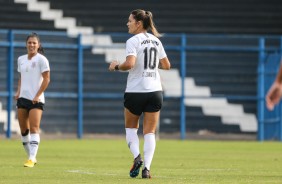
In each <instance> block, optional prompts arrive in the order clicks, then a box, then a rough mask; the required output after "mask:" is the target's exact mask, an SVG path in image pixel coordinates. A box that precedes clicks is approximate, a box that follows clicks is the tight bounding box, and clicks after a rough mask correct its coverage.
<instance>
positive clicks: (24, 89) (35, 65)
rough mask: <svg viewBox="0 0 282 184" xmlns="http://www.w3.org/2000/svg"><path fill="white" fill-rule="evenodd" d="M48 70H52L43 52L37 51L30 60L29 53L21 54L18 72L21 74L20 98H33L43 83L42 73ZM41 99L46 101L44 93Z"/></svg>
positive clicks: (43, 101)
mask: <svg viewBox="0 0 282 184" xmlns="http://www.w3.org/2000/svg"><path fill="white" fill-rule="evenodd" d="M46 71H50V66H49V61H48V59H47V58H46V57H45V56H43V55H42V54H40V53H37V54H36V55H35V56H33V57H32V58H31V59H30V60H29V59H28V55H27V54H26V55H22V56H20V57H19V58H18V72H19V73H20V74H21V88H20V96H19V98H26V99H29V100H33V99H34V97H35V95H36V94H37V92H38V90H39V88H40V86H41V84H42V81H43V77H42V73H43V72H46ZM39 101H40V102H42V103H45V97H44V93H42V94H41V95H40V97H39Z"/></svg>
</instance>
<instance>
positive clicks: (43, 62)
mask: <svg viewBox="0 0 282 184" xmlns="http://www.w3.org/2000/svg"><path fill="white" fill-rule="evenodd" d="M46 71H50V66H49V61H48V59H47V58H46V57H44V56H43V57H42V58H41V59H40V72H41V73H43V72H46Z"/></svg>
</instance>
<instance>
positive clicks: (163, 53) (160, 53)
mask: <svg viewBox="0 0 282 184" xmlns="http://www.w3.org/2000/svg"><path fill="white" fill-rule="evenodd" d="M165 57H167V55H166V52H165V50H164V47H163V44H162V43H161V42H160V50H159V59H163V58H165Z"/></svg>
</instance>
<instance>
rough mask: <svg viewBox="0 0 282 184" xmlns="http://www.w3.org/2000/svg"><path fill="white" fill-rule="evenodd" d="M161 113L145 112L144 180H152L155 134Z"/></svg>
mask: <svg viewBox="0 0 282 184" xmlns="http://www.w3.org/2000/svg"><path fill="white" fill-rule="evenodd" d="M159 116H160V111H158V112H145V113H144V121H143V134H144V166H143V171H142V178H151V175H150V167H151V163H152V160H153V156H154V153H155V148H156V137H155V132H156V128H157V124H158V122H159Z"/></svg>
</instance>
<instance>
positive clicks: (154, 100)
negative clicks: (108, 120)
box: [124, 91, 163, 116]
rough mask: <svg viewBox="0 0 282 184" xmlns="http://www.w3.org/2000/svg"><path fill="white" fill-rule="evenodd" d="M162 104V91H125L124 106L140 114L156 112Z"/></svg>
mask: <svg viewBox="0 0 282 184" xmlns="http://www.w3.org/2000/svg"><path fill="white" fill-rule="evenodd" d="M162 104H163V92H162V91H155V92H149V93H125V94H124V107H125V108H127V109H128V110H129V111H130V112H131V113H133V114H135V115H137V116H140V115H141V114H142V113H143V112H158V111H159V110H161V108H162Z"/></svg>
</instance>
